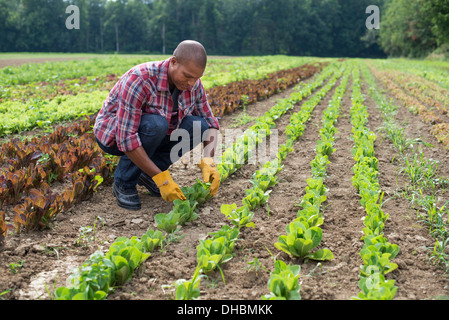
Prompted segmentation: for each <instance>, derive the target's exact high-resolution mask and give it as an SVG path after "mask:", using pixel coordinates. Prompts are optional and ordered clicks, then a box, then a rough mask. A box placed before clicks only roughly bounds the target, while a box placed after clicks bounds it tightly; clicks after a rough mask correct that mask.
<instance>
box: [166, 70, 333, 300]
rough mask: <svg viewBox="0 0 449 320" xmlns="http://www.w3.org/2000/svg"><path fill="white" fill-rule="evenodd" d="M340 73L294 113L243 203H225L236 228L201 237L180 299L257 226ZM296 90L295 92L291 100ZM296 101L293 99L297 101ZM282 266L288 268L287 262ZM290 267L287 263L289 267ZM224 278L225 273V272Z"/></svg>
mask: <svg viewBox="0 0 449 320" xmlns="http://www.w3.org/2000/svg"><path fill="white" fill-rule="evenodd" d="M339 76H340V73H339V71H338V70H336V72H335V73H334V75H333V76H332V78H331V79H330V80H329V81H328V82H327V84H326V85H325V86H323V88H322V89H321V90H320V91H319V92H318V93H317V94H315V95H314V96H313V97H312V98H311V99H309V100H308V101H307V102H305V103H304V104H303V105H302V106H301V110H300V111H298V112H296V113H294V114H292V116H291V117H290V123H289V125H288V126H287V127H286V129H285V133H286V135H287V141H286V143H285V144H283V145H280V146H279V150H278V153H277V156H276V158H275V159H273V160H271V161H267V162H265V163H264V164H263V165H262V167H261V168H260V169H259V170H257V171H256V172H255V173H254V174H253V178H252V180H250V181H251V184H252V187H251V188H249V189H247V190H245V194H246V197H244V198H243V199H242V206H240V207H238V206H237V204H236V203H233V204H223V205H221V208H220V210H221V212H222V213H223V214H224V215H225V216H226V217H227V218H228V219H229V220H231V222H232V224H233V228H230V227H229V226H227V225H224V226H223V227H222V228H221V230H219V231H218V232H211V233H209V234H208V236H209V237H210V238H209V239H205V240H200V244H199V245H198V246H197V267H196V268H195V271H194V273H193V276H192V278H191V279H190V280H185V279H179V280H177V281H175V283H174V284H173V286H174V287H175V288H176V295H175V298H176V299H179V300H191V299H196V298H198V297H199V295H200V290H199V286H200V280H201V278H202V277H203V276H204V275H207V274H208V273H210V272H211V271H213V270H215V269H216V268H218V269H219V270H220V272H221V273H222V271H221V268H220V266H221V265H222V264H223V263H225V262H227V261H229V260H230V259H232V256H233V255H232V253H233V249H234V246H235V241H237V239H238V235H239V233H240V229H241V228H243V227H255V225H254V223H253V222H252V218H253V216H254V212H253V211H252V210H254V209H256V208H258V207H260V206H262V205H263V204H265V203H266V202H267V201H268V199H269V193H270V190H268V188H270V187H273V186H274V185H276V183H277V182H276V175H277V174H278V173H279V172H280V171H281V170H282V168H283V165H282V161H284V160H285V158H286V157H287V155H288V153H290V152H291V151H293V143H294V141H296V140H297V139H299V137H301V136H302V134H303V132H304V129H305V124H306V122H307V121H308V120H309V119H310V115H311V112H312V111H313V109H314V107H315V106H316V105H317V104H318V103H319V102H320V101H321V100H322V99H323V98H324V96H326V94H327V92H328V91H329V90H330V89H331V88H332V87H333V86H334V84H335V82H336V81H337V79H338V77H339ZM294 95H295V94H292V98H291V100H296V99H294V98H293V96H294ZM295 103H296V102H293V104H295ZM278 268H279V269H282V270H284V266H283V265H279V267H278ZM285 268H287V267H285ZM222 277H223V281H225V279H224V275H223V273H222Z"/></svg>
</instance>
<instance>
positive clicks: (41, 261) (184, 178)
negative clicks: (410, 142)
mask: <svg viewBox="0 0 449 320" xmlns="http://www.w3.org/2000/svg"><path fill="white" fill-rule="evenodd" d="M332 63H334V64H335V65H334V67H333V68H334V69H335V73H333V72H332V73H331V74H330V75H332V74H335V75H336V76H335V83H334V84H330V85H329V87H328V91H326V92H324V94H323V96H322V97H321V99H317V100H316V101H317V102H316V104H313V109H312V111H311V114H310V118H309V119H306V121H305V122H304V123H303V125H304V131H303V132H302V135H300V136H299V137H298V138H297V139H296V140H295V141H294V142H293V144H292V151H291V152H289V153H288V154H287V155H286V157H285V160H283V161H282V165H283V167H282V170H280V171H279V172H278V173H277V175H276V177H277V184H275V185H274V186H272V187H270V188H269V190H271V192H270V193H269V198H268V201H267V203H265V204H262V205H261V206H259V207H257V208H254V209H253V210H252V211H253V212H254V217H253V219H252V222H253V223H254V227H242V228H241V229H240V234H239V236H238V240H236V242H235V247H234V250H233V256H232V259H230V260H229V261H227V262H225V263H223V264H222V265H220V269H215V270H213V271H212V272H210V273H208V274H207V275H206V276H205V277H203V278H201V283H200V285H199V289H200V294H199V296H198V299H201V300H229V299H237V300H260V299H261V298H262V296H265V295H268V294H270V290H269V287H268V285H267V283H268V282H269V279H270V273H271V272H272V271H273V270H274V266H275V261H276V260H282V261H284V262H285V263H286V264H292V265H299V266H300V273H299V274H300V275H299V279H298V283H299V294H300V296H301V299H303V300H346V299H351V298H354V297H357V296H358V295H359V292H361V288H359V280H360V270H361V265H363V261H362V258H361V255H360V252H361V250H362V249H363V246H364V242H363V240H361V238H362V236H363V230H364V228H365V225H364V219H366V218H364V217H366V215H367V212H366V210H365V208H364V206H363V205H362V204H361V203H360V199H361V197H360V195H359V194H358V192H357V190H356V189H355V188H354V186H353V183H352V180H351V178H352V177H353V176H354V172H353V170H352V168H353V166H354V165H355V163H356V162H355V160H354V157H353V154H352V153H351V151H352V149H353V147H354V140H353V139H352V135H353V123H352V122H351V113H350V110H351V107H353V104H354V101H353V99H352V94H353V91H354V84H355V80H354V78H353V74H352V71H353V70H369V72H371V70H373V69H370V68H373V65H372V64H371V63H367V62H365V61H353V60H348V61H336V60H335V61H332ZM361 66H362V67H361ZM363 68H367V69H363ZM325 70H327V69H326V68H325V67H324V68H322V69H320V71H318V69H317V70H315V71H317V72H316V73H315V74H314V76H312V74H313V73H310V74H308V75H307V76H304V78H303V79H302V80H301V81H300V83H299V86H298V85H295V84H291V85H289V86H286V87H282V88H280V89H279V90H277V92H276V93H274V94H272V95H270V96H269V97H268V98H266V97H265V98H264V99H263V100H261V98H260V99H259V100H257V99H255V101H254V102H252V103H250V104H248V105H247V106H246V110H242V108H237V109H235V110H228V112H224V113H223V115H222V117H221V119H220V125H221V131H222V133H225V132H226V130H229V129H234V130H236V129H242V130H245V129H247V128H250V127H251V126H252V125H254V123H255V121H254V120H253V121H249V122H247V123H243V122H241V121H240V122H239V121H238V120H239V119H240V120H241V119H243V115H246V117H247V118H248V117H251V119H256V118H259V117H262V116H264V114H265V113H266V112H267V111H269V110H270V109H271V108H273V107H274V106H276V105H279V103H280V102H281V101H283V99H287V98H289V97H292V96H294V94H295V93H296V92H298V90H299V89H300V88H304V87H305V86H307V84H311V83H314V81H316V79H317V77H318V76H319V74H320V72H325ZM345 75H346V76H347V85H346V86H345V83H343V84H342V82H343V79H344V76H345ZM364 75H365V74H364V73H363V72H362V73H361V74H360V77H361V91H362V97H363V99H364V100H363V105H364V106H366V108H367V112H368V114H369V116H368V119H367V122H366V124H365V126H366V127H367V128H368V129H369V130H371V131H372V132H374V133H375V134H376V135H377V139H376V140H374V156H375V158H376V159H377V160H378V172H379V175H378V176H377V177H378V183H379V188H380V190H381V191H382V192H384V195H383V200H382V201H383V205H382V210H383V212H384V213H386V214H388V217H387V219H386V220H385V222H384V228H383V231H382V232H381V233H383V235H384V236H385V238H386V239H387V241H389V242H390V243H393V244H396V245H397V246H398V248H399V253H398V254H397V255H396V256H395V257H394V258H392V259H391V261H392V262H393V263H395V264H396V265H397V268H393V269H394V270H392V271H391V272H388V273H386V274H385V279H386V280H393V282H394V286H396V287H397V291H395V294H393V298H394V299H398V300H414V299H442V298H443V299H444V298H445V299H447V297H448V296H449V281H448V278H447V270H445V266H444V263H443V264H440V265H436V264H434V263H432V262H434V261H435V259H432V260H430V262H429V258H430V257H431V254H432V249H433V248H434V246H435V243H436V240H435V238H434V237H432V235H431V234H430V232H429V228H428V226H427V225H426V223H424V222H422V221H421V220H423V219H422V217H421V216H420V217H418V216H417V214H416V211H417V210H416V203H414V206H412V203H411V202H410V197H411V196H410V194H409V196H408V197H406V196H404V189H405V186H406V185H407V186H410V185H411V183H410V181H409V180H408V178H407V177H406V176H404V175H403V174H402V171H401V162H400V156H399V155H398V154H397V151H396V149H395V148H394V145H393V143H392V141H391V140H390V139H389V138H388V137H387V136H386V135H385V131H384V130H382V128H385V125H386V124H385V120H386V118H385V117H384V116H383V114H382V111H381V109H380V108H379V103H378V101H376V100H375V98H374V97H373V96H372V95H371V94H370V92H371V91H370V88H372V84H371V85H369V82H368V79H366V78H365V77H364ZM374 79H375V81H376V82H375V84H376V85H377V87H376V90H377V91H379V92H383V91H382V90H385V89H386V91H385V95H384V96H385V97H387V98H391V99H393V100H392V102H391V103H392V104H394V105H397V106H399V109H398V112H397V114H396V115H395V121H396V122H397V123H398V124H399V126H400V127H402V128H404V130H405V131H404V132H405V134H406V136H407V137H409V138H411V139H416V138H420V139H421V140H423V141H425V142H427V143H429V144H431V145H433V146H426V145H424V144H420V145H416V150H422V152H423V155H424V156H425V157H426V159H434V160H436V161H438V162H439V166H438V169H439V170H438V177H440V178H441V179H442V180H444V179H445V178H446V179H447V178H449V151H448V150H447V149H446V148H445V147H444V145H443V144H442V143H440V142H438V140H437V138H436V137H435V136H434V135H433V134H432V126H433V124H432V123H428V122H425V121H422V119H421V118H420V114H419V113H412V112H411V111H410V110H408V109H407V108H406V106H405V105H404V104H403V103H404V102H403V101H401V100H399V99H397V97H396V96H395V95H394V94H393V92H389V91H388V87H386V84H385V83H384V82H383V81H382V78H374ZM331 81H332V79H331V76H328V77H325V79H324V80H323V83H322V84H321V85H319V86H317V87H316V88H315V89H314V90H312V91H311V92H310V95H307V94H304V95H303V98H302V100H300V101H298V102H296V103H295V104H294V105H293V107H292V108H291V109H289V110H287V111H286V112H285V114H283V115H282V116H281V117H280V118H279V119H277V120H276V121H275V127H274V128H273V129H276V130H278V131H277V132H278V139H279V141H278V142H279V145H281V144H284V143H286V141H287V137H286V134H285V133H286V132H287V129H286V128H287V126H288V124H289V121H290V117H291V116H292V115H294V114H295V113H296V112H300V111H301V109H302V108H303V107H304V106H305V105H307V104H308V103H309V102H310V101H312V99H314V97H315V95H316V94H317V93H318V92H319V91H320V90H321V89H323V88H325V86H326V84H329V83H330V82H331ZM340 85H342V88H344V87H345V90H344V91H343V94H342V97H341V100H340V103H339V115H338V117H337V118H336V122H335V123H334V126H335V128H336V129H337V131H336V133H335V136H334V138H335V141H334V143H333V147H334V148H335V150H334V151H333V152H332V153H331V154H330V155H329V157H328V160H329V163H328V164H327V166H326V174H325V175H324V177H323V183H324V185H325V186H326V187H327V189H328V191H327V193H326V199H325V201H324V202H322V203H321V206H320V208H321V209H320V212H321V214H322V217H323V219H324V220H323V223H322V224H321V225H320V228H321V229H322V240H321V243H319V245H318V246H317V248H316V249H325V248H326V249H329V250H330V251H331V252H332V255H333V259H331V260H325V261H317V260H312V259H304V258H299V257H291V256H289V255H287V253H285V252H283V251H280V250H278V248H276V247H275V243H276V242H278V241H279V237H280V236H281V235H285V234H286V226H287V225H289V224H290V223H291V222H292V221H293V220H294V219H295V218H296V217H297V213H298V210H300V209H301V206H300V204H301V199H302V198H303V196H304V195H305V194H306V187H307V179H309V178H310V177H311V176H312V171H311V162H312V160H313V159H314V158H315V155H316V149H315V147H316V146H317V141H318V140H320V128H321V127H322V119H323V112H324V111H325V110H326V109H327V108H328V106H329V104H330V102H331V101H332V99H333V97H334V95H335V96H336V94H337V93H338V92H339V91H338V89H337V88H338V87H339V86H340ZM396 99H397V100H396ZM417 99H419V97H418V98H417ZM310 104H312V103H310ZM267 139H268V140H269V139H272V136H268V137H267ZM264 143H265V142H264ZM419 147H420V148H421V149H418V148H419ZM416 152H417V151H416ZM192 154H193V152H192ZM189 157H190V155H189V156H187V157H186V158H185V159H186V161H185V162H184V161H179V162H177V163H175V164H174V165H173V166H172V167H171V168H170V172H171V174H172V177H173V179H174V180H175V181H176V182H177V183H178V184H179V185H180V186H191V185H193V184H194V183H195V182H196V179H201V173H200V170H199V168H197V167H196V165H195V164H193V163H192V161H189ZM217 163H218V159H217ZM261 165H262V164H245V165H243V166H242V167H241V168H240V169H238V170H237V171H236V172H234V173H233V174H231V175H229V177H227V178H226V179H225V180H224V181H222V183H221V185H220V188H219V191H218V193H217V195H216V196H215V197H213V198H211V199H209V200H208V201H207V202H206V203H204V204H202V205H201V206H198V211H197V214H198V218H197V219H196V220H194V221H190V222H187V223H186V224H184V225H182V227H181V228H180V230H179V231H177V232H176V233H174V234H172V235H167V238H166V239H168V238H170V239H171V241H170V242H167V243H166V244H165V245H164V246H163V247H162V248H160V247H159V248H156V249H155V250H154V251H153V252H151V255H150V256H149V257H148V258H147V259H146V260H145V261H143V263H142V264H141V265H140V266H139V267H138V268H137V269H136V270H135V271H134V274H133V275H132V277H131V279H129V280H128V281H126V282H125V283H124V284H120V285H117V286H114V289H113V290H111V291H110V292H108V293H107V296H106V299H110V300H167V299H174V298H175V296H176V295H175V290H176V288H175V286H173V284H174V283H175V281H177V280H179V279H185V280H190V279H191V278H192V275H193V274H194V272H195V268H196V267H197V246H198V245H199V244H200V240H204V239H206V238H208V236H209V234H210V233H211V232H215V231H218V230H220V228H222V226H223V225H229V226H232V223H231V221H230V220H229V219H228V218H227V217H226V216H225V215H224V214H223V213H222V212H221V211H220V208H221V206H222V205H223V204H233V203H236V204H237V206H241V204H242V199H243V198H245V196H246V194H245V190H246V189H249V188H251V187H252V184H251V182H250V180H251V179H252V176H253V174H254V172H255V171H256V170H258V169H260V166H261ZM58 187H59V189H58ZM65 187H66V185H65V184H64V183H63V182H56V184H55V185H54V188H55V189H56V190H59V191H60V192H63V191H64V188H65ZM447 187H448V186H447V185H444V183H442V184H441V185H440V186H439V192H438V197H439V200H438V202H437V204H438V207H442V204H444V203H445V201H447V200H448V199H449V197H448V192H447V191H446V190H445V189H446V188H447ZM138 190H139V192H140V196H141V200H142V209H141V210H140V211H137V212H134V211H127V210H125V209H122V208H120V207H118V206H117V205H116V202H115V198H114V197H113V195H112V186H111V180H110V179H106V180H105V181H104V183H102V184H100V185H99V186H98V188H97V189H96V191H95V192H93V193H92V196H91V197H90V198H88V199H87V200H85V201H81V202H80V203H79V204H76V205H73V206H71V207H70V208H67V210H66V211H63V212H61V213H59V214H58V215H55V218H54V219H53V220H52V222H51V224H50V228H47V229H44V230H32V231H29V232H22V233H20V234H8V236H7V237H6V239H5V241H4V244H3V245H2V246H0V294H2V293H3V294H2V295H1V296H0V298H3V299H6V300H16V299H19V300H25V299H43V300H46V299H52V298H53V297H54V291H55V289H57V288H59V287H62V286H68V283H67V279H68V278H69V277H70V275H71V274H72V273H73V269H75V268H77V267H79V266H81V265H82V264H84V263H85V262H86V261H87V260H88V259H89V257H90V256H91V255H92V254H93V253H94V252H96V251H97V250H100V251H103V252H107V251H108V249H109V247H110V246H111V244H112V243H113V242H114V241H115V240H116V238H118V237H127V238H131V237H134V236H135V237H137V238H140V237H141V236H142V235H143V234H145V232H147V230H149V229H150V228H151V229H154V230H156V229H157V227H158V226H157V224H156V222H155V215H156V214H158V213H168V212H170V210H172V208H173V205H172V204H170V203H167V202H165V201H163V200H162V199H161V198H155V197H151V196H150V195H148V194H147V193H146V192H145V190H144V189H143V188H140V187H138ZM443 207H444V206H443ZM3 210H4V211H5V212H7V220H6V222H7V223H9V224H12V223H13V221H12V220H13V218H12V216H13V205H5V208H3ZM443 211H444V210H443ZM420 213H422V214H423V215H425V214H424V213H423V211H422V210H420ZM442 217H443V218H444V219H445V220H446V226H447V212H446V213H443V214H442ZM443 229H444V226H443ZM446 231H447V229H446ZM445 250H446V251H445V252H446V254H449V252H448V251H447V250H448V249H447V248H446V249H445ZM443 251H444V249H443ZM377 279H378V278H374V280H377Z"/></svg>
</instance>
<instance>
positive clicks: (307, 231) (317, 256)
mask: <svg viewBox="0 0 449 320" xmlns="http://www.w3.org/2000/svg"><path fill="white" fill-rule="evenodd" d="M286 231H287V235H281V236H280V237H279V242H276V243H275V244H274V246H275V247H276V248H277V249H279V250H281V251H284V252H285V253H287V254H288V255H289V256H292V257H298V258H309V259H312V260H320V261H321V260H330V259H333V258H334V256H333V254H332V252H331V251H330V250H329V249H319V250H317V251H315V252H314V253H311V252H310V250H312V249H313V248H315V247H317V246H318V245H319V244H320V242H321V239H322V237H323V231H322V230H321V228H320V227H309V225H308V224H307V222H300V221H298V220H296V219H295V220H293V222H291V223H290V224H288V225H287V227H286Z"/></svg>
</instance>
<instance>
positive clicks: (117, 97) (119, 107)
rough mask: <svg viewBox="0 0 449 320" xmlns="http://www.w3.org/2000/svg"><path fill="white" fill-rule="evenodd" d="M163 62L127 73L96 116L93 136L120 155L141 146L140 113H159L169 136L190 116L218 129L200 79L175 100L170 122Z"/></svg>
mask: <svg viewBox="0 0 449 320" xmlns="http://www.w3.org/2000/svg"><path fill="white" fill-rule="evenodd" d="M170 60H171V58H169V59H167V60H164V61H156V62H147V63H143V64H140V65H137V66H135V67H133V68H131V69H130V70H128V71H127V72H126V73H125V74H124V75H123V76H122V77H121V78H120V79H119V81H118V82H117V83H116V84H115V86H114V87H113V88H112V90H111V92H110V93H109V95H108V97H107V98H106V100H105V102H104V104H103V107H102V108H101V110H100V112H99V113H98V115H97V119H96V121H95V125H94V134H95V136H96V137H97V139H98V140H99V141H100V142H101V143H102V144H103V145H105V146H107V147H110V146H112V145H114V144H117V146H118V149H119V150H120V151H122V152H127V151H132V150H134V149H136V148H138V147H139V146H141V145H142V143H141V141H140V139H139V135H138V133H137V130H138V128H139V124H140V117H141V116H142V115H143V114H148V113H150V114H159V115H161V116H163V117H165V118H166V119H167V123H168V126H169V127H168V131H167V134H170V133H171V132H172V131H173V130H174V129H176V126H177V125H178V124H179V123H181V120H182V119H183V118H184V117H185V116H186V115H189V114H192V115H196V116H200V117H203V118H204V119H205V120H206V121H207V123H208V124H209V126H210V127H211V128H216V129H219V124H218V120H217V119H216V118H215V117H214V115H213V114H212V110H211V108H210V106H209V103H208V102H207V97H206V92H205V90H204V87H203V84H202V83H201V80H200V79H198V81H197V82H196V83H195V85H194V86H193V88H192V89H191V90H190V91H188V90H185V91H182V92H180V93H179V97H178V122H177V124H175V125H173V124H171V123H170V119H171V115H172V109H173V100H172V97H171V95H170V91H169V87H168V78H167V72H168V64H169V63H170Z"/></svg>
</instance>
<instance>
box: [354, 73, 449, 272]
mask: <svg viewBox="0 0 449 320" xmlns="http://www.w3.org/2000/svg"><path fill="white" fill-rule="evenodd" d="M362 72H363V76H364V78H365V80H366V81H367V82H368V84H369V86H370V90H369V94H370V96H371V97H372V98H373V99H374V100H375V101H376V104H377V106H378V107H379V109H380V111H381V114H382V115H383V118H384V128H385V130H384V132H385V135H386V136H387V137H388V138H389V139H390V140H391V142H392V144H393V145H394V148H395V149H396V151H397V155H398V156H397V157H396V158H397V159H398V163H399V164H400V172H402V175H403V176H404V177H405V178H406V181H408V182H407V183H406V185H405V187H404V191H403V192H402V194H401V195H402V196H403V197H404V198H405V199H406V200H409V201H410V204H411V206H412V208H414V209H415V210H416V214H417V218H418V221H419V222H421V223H423V224H424V225H426V226H427V227H428V230H429V232H430V234H431V235H432V236H433V238H434V239H435V245H434V247H433V248H429V250H430V258H429V262H430V261H432V262H433V263H434V264H436V265H439V266H441V267H442V268H443V269H444V270H445V272H448V271H449V256H448V254H447V245H448V243H449V241H448V240H447V239H448V238H449V226H448V222H447V219H445V218H444V217H447V216H448V211H449V210H448V209H447V206H446V205H447V203H443V204H441V203H440V202H441V201H443V202H444V201H446V200H442V199H441V198H444V197H441V196H440V193H441V192H444V190H445V189H446V188H447V186H448V185H449V179H448V178H447V177H442V176H440V175H439V174H438V172H439V171H438V170H439V168H440V167H439V162H438V161H435V160H433V159H426V158H425V157H424V156H423V151H422V150H420V151H419V152H418V150H416V146H415V145H416V144H417V143H419V140H417V139H413V138H409V137H407V134H406V132H405V130H404V128H402V127H401V126H400V125H398V123H397V122H396V120H395V115H396V112H397V109H398V108H399V107H398V106H397V105H395V104H394V103H393V102H391V101H388V100H387V99H386V97H385V96H384V95H382V94H381V93H380V92H379V91H378V89H377V87H376V83H375V79H374V77H373V75H372V74H371V73H370V71H369V69H368V68H367V67H366V66H363V69H362ZM446 134H447V133H446Z"/></svg>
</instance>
